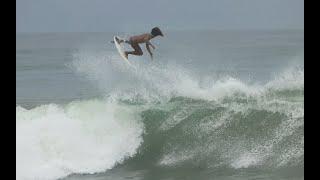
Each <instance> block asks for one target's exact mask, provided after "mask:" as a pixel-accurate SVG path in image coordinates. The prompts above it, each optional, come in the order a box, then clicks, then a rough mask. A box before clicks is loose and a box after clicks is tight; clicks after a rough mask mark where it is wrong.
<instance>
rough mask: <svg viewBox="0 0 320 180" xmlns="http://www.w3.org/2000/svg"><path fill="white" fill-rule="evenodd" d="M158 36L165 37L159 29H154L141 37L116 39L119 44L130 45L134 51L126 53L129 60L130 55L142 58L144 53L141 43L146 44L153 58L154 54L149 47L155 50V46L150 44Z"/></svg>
mask: <svg viewBox="0 0 320 180" xmlns="http://www.w3.org/2000/svg"><path fill="white" fill-rule="evenodd" d="M157 36H163V34H162V32H161V30H160V29H159V28H158V27H154V28H152V30H151V33H145V34H141V35H136V36H131V37H130V38H129V40H123V39H119V38H116V40H117V41H118V42H119V43H123V42H125V43H128V44H130V45H131V47H132V48H133V49H134V51H125V52H124V53H125V56H126V58H128V55H129V54H132V55H136V56H142V54H143V52H142V49H141V47H140V46H139V44H141V43H146V48H147V50H148V52H149V54H150V56H151V58H153V54H152V52H151V51H150V47H149V46H151V47H152V49H155V47H154V45H153V44H151V43H150V40H151V39H153V38H155V37H157Z"/></svg>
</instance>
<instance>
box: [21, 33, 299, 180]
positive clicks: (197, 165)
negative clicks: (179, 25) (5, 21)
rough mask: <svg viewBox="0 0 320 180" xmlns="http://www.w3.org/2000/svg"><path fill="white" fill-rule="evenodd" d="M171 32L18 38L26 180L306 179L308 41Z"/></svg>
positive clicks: (274, 36) (263, 35)
mask: <svg viewBox="0 0 320 180" xmlns="http://www.w3.org/2000/svg"><path fill="white" fill-rule="evenodd" d="M163 32H164V35H165V36H164V37H156V38H155V39H153V40H152V41H151V42H152V43H153V44H154V45H155V46H156V49H155V50H154V60H151V58H150V57H149V55H148V53H147V51H146V49H145V46H144V45H141V46H142V49H143V51H144V55H143V56H137V57H133V56H130V55H129V60H130V61H131V62H132V64H134V66H135V67H136V69H134V68H130V67H129V66H127V65H126V63H125V62H124V61H123V60H122V59H121V57H120V56H119V54H118V53H117V50H116V49H115V47H114V46H113V44H111V43H110V41H111V40H112V38H113V36H114V35H119V36H120V37H124V38H128V37H129V35H130V34H131V33H130V32H121V33H119V32H118V33H116V32H109V33H22V34H21V33H17V34H16V178H17V179H18V180H55V179H62V180H78V179H79V180H109V179H110V180H124V179H133V180H213V179H214V180H238V179H239V180H248V179H290V180H291V179H304V31H303V30H278V31H274V30H273V31H272V30H265V31H262V30H248V31H246V30H241V31H240V30H238V31H232V30H230V31H228V30H224V31H223V30H221V31H218V30H193V31H168V32H166V31H165V30H164V29H163ZM137 33H143V32H136V33H133V34H137ZM125 48H126V49H130V47H129V46H127V45H126V46H125Z"/></svg>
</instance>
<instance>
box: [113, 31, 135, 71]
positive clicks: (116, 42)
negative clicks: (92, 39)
mask: <svg viewBox="0 0 320 180" xmlns="http://www.w3.org/2000/svg"><path fill="white" fill-rule="evenodd" d="M116 38H118V39H120V38H119V37H118V36H114V37H113V41H114V44H115V45H116V48H117V50H118V52H119V54H120V56H121V58H122V59H123V60H124V61H126V62H127V63H128V64H129V65H131V66H132V64H131V63H130V62H129V60H128V58H126V55H125V54H124V50H123V48H122V46H121V45H120V44H119V42H118V41H117V40H116Z"/></svg>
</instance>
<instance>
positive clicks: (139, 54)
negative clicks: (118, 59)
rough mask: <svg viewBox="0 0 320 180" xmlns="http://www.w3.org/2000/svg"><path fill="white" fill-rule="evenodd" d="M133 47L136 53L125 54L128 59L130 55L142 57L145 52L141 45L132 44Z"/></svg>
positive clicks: (128, 52) (127, 52)
mask: <svg viewBox="0 0 320 180" xmlns="http://www.w3.org/2000/svg"><path fill="white" fill-rule="evenodd" d="M131 47H132V48H133V49H134V51H126V52H125V54H126V56H127V57H128V54H132V55H136V56H142V54H143V52H142V49H141V47H140V46H139V44H131Z"/></svg>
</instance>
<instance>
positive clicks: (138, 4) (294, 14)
mask: <svg viewBox="0 0 320 180" xmlns="http://www.w3.org/2000/svg"><path fill="white" fill-rule="evenodd" d="M16 3H17V7H16V10H17V11H16V13H17V14H16V15H17V16H16V25H17V32H106V31H122V32H130V31H142V30H145V29H150V28H151V27H153V26H159V27H162V28H163V29H166V30H181V29H187V30H192V29H303V28H304V1H303V0H16Z"/></svg>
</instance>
